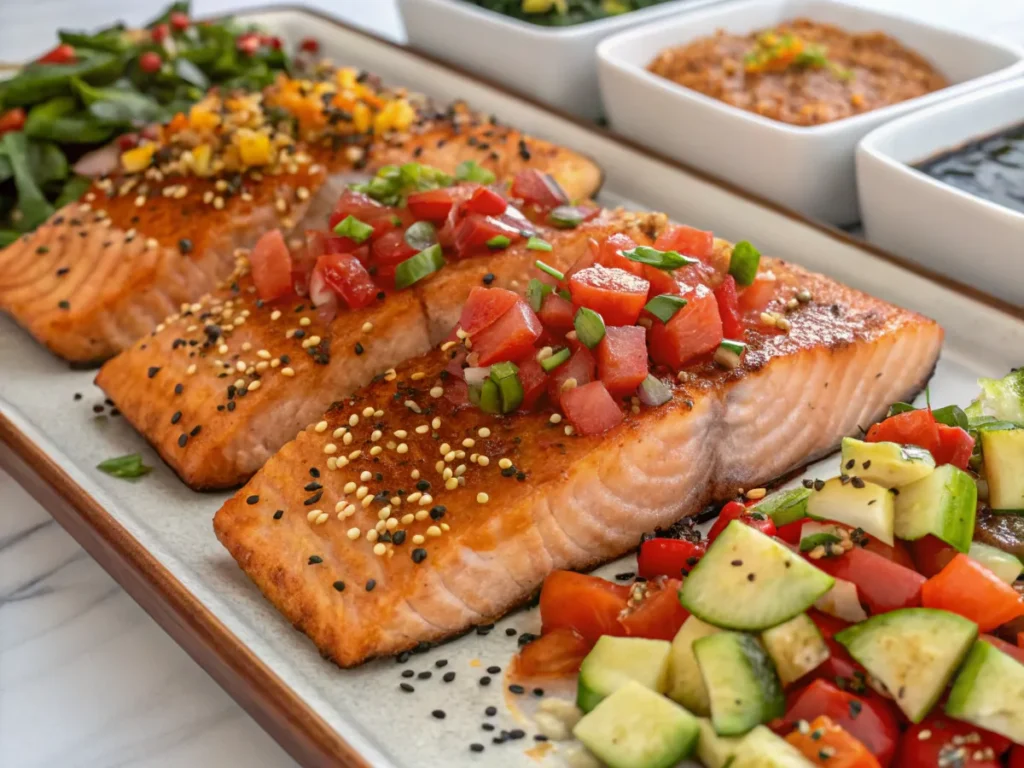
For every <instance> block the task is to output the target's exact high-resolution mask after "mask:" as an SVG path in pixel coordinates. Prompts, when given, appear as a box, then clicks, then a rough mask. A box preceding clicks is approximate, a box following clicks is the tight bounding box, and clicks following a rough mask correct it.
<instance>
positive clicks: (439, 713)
mask: <svg viewBox="0 0 1024 768" xmlns="http://www.w3.org/2000/svg"><path fill="white" fill-rule="evenodd" d="M430 714H431V715H432V716H433V717H435V718H437V719H438V720H444V718H445V714H444V710H443V709H435V710H434V711H433V712H431V713H430Z"/></svg>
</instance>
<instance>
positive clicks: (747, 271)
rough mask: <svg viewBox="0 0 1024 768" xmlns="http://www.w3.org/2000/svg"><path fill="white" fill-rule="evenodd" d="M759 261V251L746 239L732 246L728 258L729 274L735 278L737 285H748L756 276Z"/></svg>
mask: <svg viewBox="0 0 1024 768" xmlns="http://www.w3.org/2000/svg"><path fill="white" fill-rule="evenodd" d="M760 263H761V252H760V251H759V250H757V248H755V247H754V246H752V245H751V244H750V243H748V242H747V241H746V240H740V241H739V242H738V243H736V245H735V246H733V249H732V256H731V257H730V258H729V274H730V275H732V276H733V277H734V278H736V283H737V284H738V285H750V284H751V283H753V282H754V278H756V277H757V266H758V264H760Z"/></svg>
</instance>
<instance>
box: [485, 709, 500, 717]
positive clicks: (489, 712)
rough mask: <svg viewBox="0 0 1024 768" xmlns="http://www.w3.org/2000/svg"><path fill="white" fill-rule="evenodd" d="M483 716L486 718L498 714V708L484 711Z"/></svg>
mask: <svg viewBox="0 0 1024 768" xmlns="http://www.w3.org/2000/svg"><path fill="white" fill-rule="evenodd" d="M484 714H485V715H487V716H488V717H494V716H495V715H496V714H498V708H497V707H488V708H487V709H485V710H484Z"/></svg>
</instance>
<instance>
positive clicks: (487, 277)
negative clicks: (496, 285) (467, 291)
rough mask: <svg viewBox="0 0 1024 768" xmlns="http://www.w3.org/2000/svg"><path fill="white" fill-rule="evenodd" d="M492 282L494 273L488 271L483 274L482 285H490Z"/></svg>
mask: <svg viewBox="0 0 1024 768" xmlns="http://www.w3.org/2000/svg"><path fill="white" fill-rule="evenodd" d="M493 282H494V275H493V274H492V273H490V272H488V273H487V274H486V275H484V285H490V284H491V283H493Z"/></svg>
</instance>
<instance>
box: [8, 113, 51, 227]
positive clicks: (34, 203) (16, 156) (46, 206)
mask: <svg viewBox="0 0 1024 768" xmlns="http://www.w3.org/2000/svg"><path fill="white" fill-rule="evenodd" d="M0 152H3V154H4V155H5V156H6V157H7V160H8V161H9V162H10V164H11V172H12V173H13V175H14V185H15V187H16V188H17V190H18V202H17V203H16V204H15V211H16V212H17V213H18V214H19V215H18V217H17V219H16V221H15V226H16V227H17V229H19V230H21V231H22V232H30V231H31V230H33V229H35V228H36V227H38V226H39V225H40V224H42V223H43V222H44V221H46V220H47V219H48V218H50V216H52V215H53V211H54V209H53V206H52V205H50V203H49V202H48V201H47V199H46V196H45V195H44V194H43V191H42V190H41V189H40V188H39V184H37V183H36V179H35V177H34V176H33V175H32V165H31V160H30V159H29V149H28V137H27V136H26V135H25V134H24V133H20V132H15V131H11V132H8V133H5V134H4V135H3V136H0Z"/></svg>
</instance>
